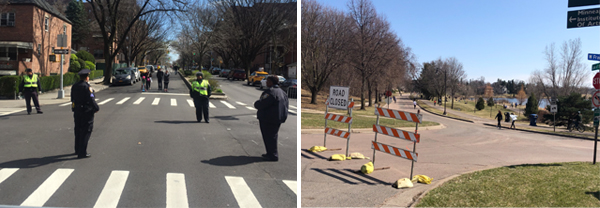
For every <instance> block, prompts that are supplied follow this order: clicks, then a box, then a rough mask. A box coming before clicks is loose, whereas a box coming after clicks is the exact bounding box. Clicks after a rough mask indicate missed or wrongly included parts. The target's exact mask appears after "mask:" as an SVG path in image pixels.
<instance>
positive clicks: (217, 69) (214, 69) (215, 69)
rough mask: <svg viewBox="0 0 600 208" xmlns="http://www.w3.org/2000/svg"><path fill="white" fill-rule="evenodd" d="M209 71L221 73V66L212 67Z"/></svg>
mask: <svg viewBox="0 0 600 208" xmlns="http://www.w3.org/2000/svg"><path fill="white" fill-rule="evenodd" d="M209 72H210V73H211V74H219V72H221V68H219V67H213V68H211V69H210V70H209Z"/></svg>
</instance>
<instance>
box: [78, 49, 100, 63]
mask: <svg viewBox="0 0 600 208" xmlns="http://www.w3.org/2000/svg"><path fill="white" fill-rule="evenodd" d="M75 55H77V57H78V58H79V59H83V60H84V61H90V62H92V63H96V58H94V55H92V54H91V53H90V52H87V51H79V52H77V54H75Z"/></svg>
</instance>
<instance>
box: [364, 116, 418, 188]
mask: <svg viewBox="0 0 600 208" xmlns="http://www.w3.org/2000/svg"><path fill="white" fill-rule="evenodd" d="M375 115H377V124H373V132H375V141H372V144H371V145H372V146H371V148H372V149H373V165H375V153H376V152H377V151H380V152H385V153H388V154H391V155H394V156H397V157H401V158H404V159H407V160H411V161H412V164H411V166H410V178H412V175H413V167H414V165H415V162H416V161H417V157H418V156H419V154H418V153H416V148H417V143H419V142H420V141H421V135H420V134H418V133H417V131H418V129H419V124H420V123H421V122H422V121H423V116H422V115H421V114H420V110H419V111H417V113H410V112H404V111H399V110H392V109H384V108H380V107H378V108H375ZM380 116H384V117H388V118H394V119H399V120H405V121H410V122H414V123H416V126H415V132H414V133H413V132H408V131H404V130H400V129H396V128H391V127H387V126H381V125H379V117H380ZM378 134H382V135H386V136H391V137H395V138H399V139H403V140H406V141H410V142H413V150H412V151H410V150H405V149H401V148H397V147H394V146H391V145H387V144H383V143H380V142H377V135H378Z"/></svg>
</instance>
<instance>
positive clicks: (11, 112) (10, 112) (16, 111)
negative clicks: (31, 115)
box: [0, 109, 27, 116]
mask: <svg viewBox="0 0 600 208" xmlns="http://www.w3.org/2000/svg"><path fill="white" fill-rule="evenodd" d="M25 110H27V109H21V110H14V111H9V112H6V113H0V116H5V115H9V114H13V113H18V112H21V111H25Z"/></svg>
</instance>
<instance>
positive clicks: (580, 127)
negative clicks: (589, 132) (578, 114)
mask: <svg viewBox="0 0 600 208" xmlns="http://www.w3.org/2000/svg"><path fill="white" fill-rule="evenodd" d="M573 121H575V120H574V119H573ZM574 125H575V122H571V124H570V125H569V132H573V128H576V129H577V131H579V132H580V133H583V132H584V131H585V126H584V125H583V124H581V123H579V125H577V126H575V127H574Z"/></svg>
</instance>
